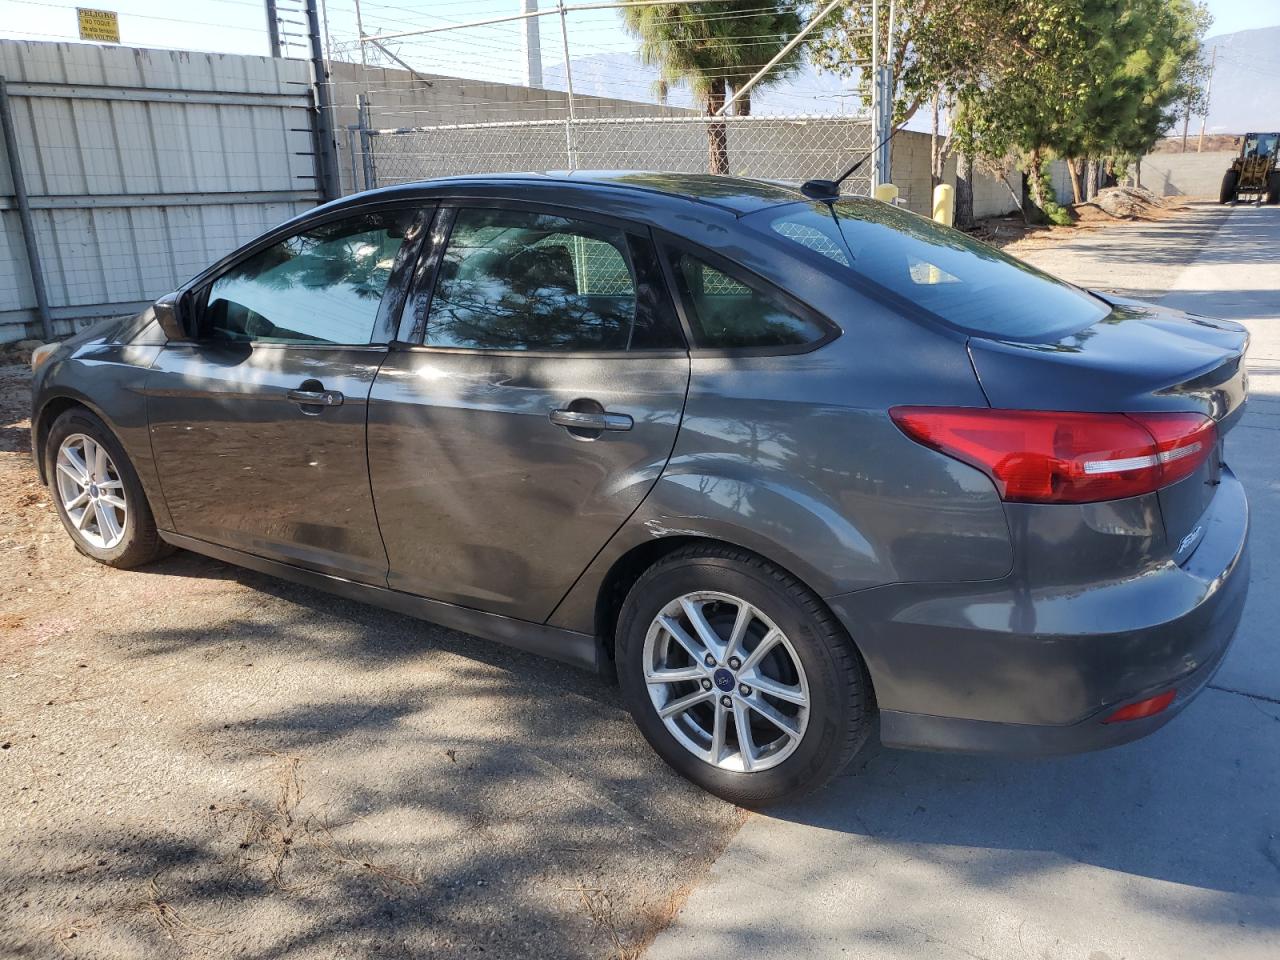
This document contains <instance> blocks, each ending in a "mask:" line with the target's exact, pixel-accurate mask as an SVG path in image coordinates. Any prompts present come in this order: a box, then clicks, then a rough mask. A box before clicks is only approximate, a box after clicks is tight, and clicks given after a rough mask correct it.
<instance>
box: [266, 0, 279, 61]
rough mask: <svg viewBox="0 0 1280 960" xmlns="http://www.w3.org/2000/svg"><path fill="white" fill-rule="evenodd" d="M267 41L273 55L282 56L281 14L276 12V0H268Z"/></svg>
mask: <svg viewBox="0 0 1280 960" xmlns="http://www.w3.org/2000/svg"><path fill="white" fill-rule="evenodd" d="M267 42H268V43H269V44H270V46H271V56H273V57H279V56H280V16H279V14H278V13H277V12H276V0H267Z"/></svg>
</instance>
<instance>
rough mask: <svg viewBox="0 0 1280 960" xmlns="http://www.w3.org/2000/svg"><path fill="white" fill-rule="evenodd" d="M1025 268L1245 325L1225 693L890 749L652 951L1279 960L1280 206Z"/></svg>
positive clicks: (1206, 217)
mask: <svg viewBox="0 0 1280 960" xmlns="http://www.w3.org/2000/svg"><path fill="white" fill-rule="evenodd" d="M1027 259H1029V260H1032V261H1033V262H1035V263H1037V264H1038V265H1040V266H1042V267H1044V268H1045V269H1048V270H1050V271H1051V272H1054V273H1058V274H1060V275H1062V276H1064V277H1067V278H1068V279H1072V280H1075V281H1077V282H1082V283H1086V284H1089V285H1092V286H1098V287H1105V288H1110V289H1113V290H1121V291H1125V292H1129V293H1134V294H1145V295H1147V296H1159V295H1161V294H1162V293H1163V294H1164V302H1166V303H1168V304H1170V305H1172V306H1176V307H1180V308H1183V309H1190V310H1195V311H1197V312H1201V313H1208V314H1216V315H1219V316H1226V317H1231V318H1235V319H1240V320H1242V321H1244V322H1245V323H1247V324H1248V325H1249V327H1250V329H1251V331H1252V333H1253V345H1252V348H1251V351H1250V377H1251V385H1252V390H1253V398H1252V401H1251V405H1250V408H1249V411H1248V413H1247V415H1246V419H1245V421H1244V422H1243V423H1242V424H1241V425H1240V426H1239V427H1237V429H1236V430H1235V431H1234V432H1233V434H1232V436H1231V437H1230V439H1229V441H1228V458H1229V460H1230V462H1231V464H1232V466H1233V467H1234V468H1235V470H1236V472H1237V473H1238V474H1239V475H1240V476H1241V477H1242V478H1243V480H1244V483H1245V485H1246V487H1247V489H1248V491H1249V494H1250V498H1251V503H1252V506H1253V516H1254V532H1253V541H1252V549H1253V561H1254V562H1253V583H1252V585H1251V596H1250V600H1249V604H1248V607H1247V609H1246V611H1245V619H1244V623H1243V625H1242V627H1241V632H1240V635H1239V637H1238V639H1237V642H1236V645H1235V647H1234V648H1233V650H1232V653H1231V654H1230V656H1229V658H1228V660H1227V662H1226V663H1225V664H1224V666H1223V668H1222V669H1221V670H1220V671H1219V673H1218V675H1217V677H1216V678H1215V680H1214V683H1213V685H1212V687H1211V688H1210V689H1208V690H1206V691H1205V692H1204V693H1203V695H1202V696H1201V697H1200V698H1199V699H1198V700H1197V701H1196V702H1195V703H1194V704H1192V705H1191V706H1190V707H1189V708H1188V709H1187V710H1186V711H1185V712H1184V713H1183V715H1182V716H1181V717H1179V718H1178V720H1176V721H1175V722H1174V723H1172V724H1170V725H1169V726H1168V727H1166V728H1164V729H1163V730H1162V731H1160V732H1159V733H1157V734H1155V735H1154V736H1152V737H1150V738H1148V739H1146V740H1144V741H1140V742H1138V743H1135V744H1130V745H1128V746H1125V747H1120V748H1117V749H1113V750H1110V751H1106V752H1102V753H1097V754H1090V755H1085V756H1079V757H1068V758H1061V759H1054V760H1044V761H1025V760H1022V761H1017V760H997V759H990V758H975V757H962V756H946V755H936V754H926V753H909V752H904V751H891V750H880V751H877V752H875V753H873V754H872V755H871V756H870V757H869V758H867V759H866V762H865V763H863V764H861V765H860V766H858V768H857V769H855V770H853V771H851V772H850V773H849V774H847V775H846V776H844V777H843V778H842V779H840V780H838V781H837V782H836V783H835V784H834V785H833V786H831V787H830V788H828V789H827V790H825V791H823V792H822V793H820V794H819V795H817V796H815V797H813V798H811V799H810V800H808V801H806V802H804V803H802V804H797V805H794V806H791V807H788V808H783V809H778V810H774V811H771V812H770V813H769V814H767V815H758V816H755V817H753V818H752V819H751V820H750V821H749V822H748V823H747V825H746V826H745V827H744V828H743V829H742V831H741V832H740V833H739V834H738V835H737V836H736V837H735V839H734V840H733V841H732V843H731V844H730V845H729V847H728V848H727V849H726V851H725V852H724V854H723V855H722V856H721V857H720V858H719V859H718V860H717V861H716V863H715V864H714V866H713V867H712V869H711V871H710V875H709V876H708V877H707V878H706V880H705V881H704V882H703V883H702V885H701V886H700V887H699V889H697V890H696V891H695V892H694V894H693V895H692V896H691V897H690V899H689V900H688V902H687V903H686V905H685V908H684V910H683V911H682V912H681V913H680V915H679V917H678V918H677V920H676V922H675V923H674V924H673V925H672V926H671V927H670V928H669V929H668V930H667V931H666V932H665V933H664V934H663V935H662V936H660V937H659V938H658V940H657V941H656V942H655V943H654V945H653V946H652V947H651V949H650V950H649V952H648V954H647V955H646V956H647V957H648V958H649V960H692V958H698V960H705V958H707V957H734V958H756V957H760V958H764V957H770V958H775V957H776V958H782V957H785V958H793V957H794V958H800V957H803V958H815V960H816V958H822V960H825V958H834V957H858V958H860V960H879V958H897V960H900V958H916V957H919V958H930V960H948V958H980V960H1004V958H1032V957H1034V958H1040V960H1059V958H1064V960H1065V958H1072V960H1120V958H1127V960H1141V958H1148V957H1149V958H1159V960H1170V958H1182V957H1185V958H1197V960H1199V958H1207V957H1212V958H1215V960H1217V958H1231V960H1234V958H1242V960H1243V958H1258V960H1262V958H1273V957H1276V956H1280V644H1277V642H1276V624H1277V623H1280V599H1278V594H1280V591H1277V590H1276V577H1275V574H1274V572H1273V571H1274V558H1276V557H1277V556H1280V208H1275V207H1268V208H1262V209H1255V208H1252V207H1247V208H1246V207H1240V208H1236V209H1234V210H1231V209H1228V208H1219V207H1216V206H1207V205H1201V206H1196V207H1193V208H1192V209H1191V210H1190V211H1189V212H1188V213H1186V214H1185V215H1183V216H1180V217H1179V218H1178V219H1176V220H1172V221H1167V222H1163V223H1156V224H1141V225H1132V226H1125V227H1118V228H1115V229H1113V230H1109V231H1105V232H1104V231H1099V232H1096V233H1091V234H1086V235H1084V236H1083V237H1081V238H1080V239H1079V240H1075V241H1071V242H1068V243H1063V244H1060V245H1057V246H1054V247H1049V248H1045V249H1042V250H1038V251H1035V252H1034V253H1031V254H1029V255H1027Z"/></svg>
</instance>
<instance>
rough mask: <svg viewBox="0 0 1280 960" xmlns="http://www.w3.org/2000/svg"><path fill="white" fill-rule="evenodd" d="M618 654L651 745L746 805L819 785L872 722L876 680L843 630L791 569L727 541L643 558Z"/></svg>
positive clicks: (626, 690)
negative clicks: (648, 563) (646, 561)
mask: <svg viewBox="0 0 1280 960" xmlns="http://www.w3.org/2000/svg"><path fill="white" fill-rule="evenodd" d="M617 663H618V676H619V681H620V683H621V686H622V690H623V696H624V697H625V699H626V702H627V706H628V709H629V710H630V711H631V714H632V716H633V717H634V718H635V721H636V723H637V725H638V726H639V727H640V730H641V732H642V733H643V734H644V736H645V738H646V739H647V740H648V741H649V743H650V744H652V746H653V748H654V749H655V750H656V751H657V752H658V753H659V754H660V755H661V756H662V757H663V759H665V760H666V761H667V762H668V763H669V764H670V765H671V766H673V767H674V768H675V769H676V770H677V771H679V772H680V773H681V774H682V775H684V776H685V777H686V778H688V779H689V780H692V781H693V782H694V783H696V784H698V785H699V786H701V787H703V788H704V789H706V790H708V791H710V792H711V793H714V794H716V795H717V796H720V797H722V798H724V799H726V800H729V801H731V802H733V803H736V804H740V805H742V806H746V807H758V806H764V805H766V804H771V803H778V802H781V801H784V800H789V799H793V798H796V797H799V796H801V795H803V794H805V793H808V792H809V791H811V790H814V789H816V788H818V787H819V786H821V785H823V784H824V783H826V782H827V781H828V780H829V779H831V777H833V776H834V775H835V774H836V773H838V772H839V771H840V769H841V768H842V767H844V766H845V764H846V763H848V761H849V760H850V759H851V758H852V757H853V755H854V754H855V753H856V752H857V751H858V749H859V748H860V747H861V746H862V744H863V743H864V742H865V741H866V739H867V736H868V733H869V730H870V725H871V716H872V713H873V707H872V696H871V688H870V682H869V680H868V678H867V674H866V670H865V667H864V666H863V664H862V660H861V658H860V657H859V655H858V653H857V651H856V650H855V649H854V647H853V644H852V643H851V642H850V640H849V637H848V635H847V634H846V633H845V631H844V629H843V628H842V627H841V626H840V624H839V623H838V622H837V621H836V620H835V619H834V617H833V616H832V615H831V613H830V611H829V610H827V608H826V607H825V605H824V604H823V603H822V601H821V600H820V599H819V598H818V597H817V596H816V595H815V594H814V593H813V592H812V591H811V590H809V589H808V588H807V587H805V586H804V585H803V584H802V583H800V582H799V581H798V580H796V579H795V578H794V577H792V576H791V575H789V574H787V573H786V572H785V571H783V570H780V569H779V568H777V567H775V566H773V565H772V564H770V563H768V562H767V561H765V560H763V559H761V558H759V557H756V556H754V555H751V554H748V553H744V552H742V551H738V550H735V549H732V548H728V547H714V546H708V547H691V548H684V549H681V550H678V551H676V552H674V553H672V554H671V555H669V556H667V557H666V558H664V559H662V560H660V561H659V562H658V563H657V564H655V565H654V566H653V567H651V568H650V569H649V570H647V571H646V572H645V573H644V574H643V575H642V576H641V577H640V578H639V580H638V581H637V582H636V584H635V586H634V587H633V588H632V589H631V591H630V593H629V594H628V596H627V599H626V602H625V604H624V605H623V609H622V613H621V616H620V618H619V623H618V634H617Z"/></svg>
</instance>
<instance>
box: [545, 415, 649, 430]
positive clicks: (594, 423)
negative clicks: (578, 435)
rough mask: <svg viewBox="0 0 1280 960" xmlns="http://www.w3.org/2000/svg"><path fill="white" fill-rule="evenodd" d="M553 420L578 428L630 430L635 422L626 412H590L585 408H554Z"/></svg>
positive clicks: (559, 423)
mask: <svg viewBox="0 0 1280 960" xmlns="http://www.w3.org/2000/svg"><path fill="white" fill-rule="evenodd" d="M551 422H552V423H554V424H558V425H559V426H562V427H569V428H570V429H577V430H630V429H631V427H632V425H633V424H634V423H635V421H634V420H632V419H631V418H630V417H629V416H627V415H626V414H625V413H589V412H587V411H585V410H552V411H551Z"/></svg>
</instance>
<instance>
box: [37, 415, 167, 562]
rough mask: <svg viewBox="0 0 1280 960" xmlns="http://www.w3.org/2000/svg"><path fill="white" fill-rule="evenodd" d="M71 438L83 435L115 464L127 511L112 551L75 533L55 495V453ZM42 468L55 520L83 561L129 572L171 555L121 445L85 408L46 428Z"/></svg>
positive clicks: (99, 420)
mask: <svg viewBox="0 0 1280 960" xmlns="http://www.w3.org/2000/svg"><path fill="white" fill-rule="evenodd" d="M72 434H84V435H85V436H87V437H89V438H91V439H92V440H94V441H96V442H97V443H99V444H101V445H102V446H103V447H104V448H105V449H106V451H107V454H108V455H109V456H110V457H111V461H112V463H114V464H115V468H116V473H117V475H118V476H119V478H120V481H121V486H122V492H123V496H124V501H125V505H126V510H125V522H124V536H123V538H122V539H121V540H120V542H119V543H117V544H116V545H115V546H113V547H110V548H103V547H98V546H95V545H94V544H92V543H90V542H88V541H87V540H86V539H85V538H84V535H83V534H81V532H80V531H79V530H77V529H76V526H75V524H74V523H73V522H72V520H71V517H70V516H69V515H68V514H67V510H66V507H65V506H64V505H63V502H62V497H61V496H60V495H59V493H58V482H57V458H58V450H59V449H60V448H61V446H62V442H63V441H64V440H65V439H66V438H67V437H68V436H70V435H72ZM44 468H45V477H46V478H47V479H48V482H49V491H50V493H51V494H52V495H53V504H54V507H55V508H56V509H57V511H58V517H59V519H60V520H62V525H63V526H64V527H65V528H66V530H67V533H68V534H70V536H71V541H72V542H73V543H74V544H75V546H76V549H77V550H79V551H80V552H81V553H83V554H84V555H85V556H86V557H91V558H93V559H94V560H97V561H98V562H99V563H105V564H106V565H107V566H109V567H119V568H121V569H128V568H130V567H139V566H142V565H143V564H146V563H150V562H151V561H153V560H156V559H159V558H160V557H162V556H164V555H166V554H167V553H170V552H172V548H171V547H170V546H169V545H168V544H166V543H165V542H164V541H163V540H161V539H160V535H159V534H158V533H157V532H156V521H155V517H154V516H153V515H152V513H151V505H150V504H149V503H147V497H146V494H145V493H144V492H143V490H142V483H141V482H140V481H139V480H138V474H137V472H136V471H135V470H134V469H133V464H132V463H130V462H129V457H128V456H127V455H126V454H125V452H124V447H122V446H121V445H120V441H119V440H117V439H116V437H115V434H113V433H112V432H111V430H110V429H109V428H108V427H107V425H106V424H105V423H103V422H102V420H101V419H100V418H99V417H97V416H96V415H95V414H93V413H92V412H91V411H89V410H87V409H85V408H84V407H72V408H71V409H69V410H66V411H64V412H63V413H62V414H61V415H60V416H59V417H58V419H57V420H55V421H54V422H53V426H51V427H50V428H49V435H48V438H47V439H46V440H45V446H44Z"/></svg>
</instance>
